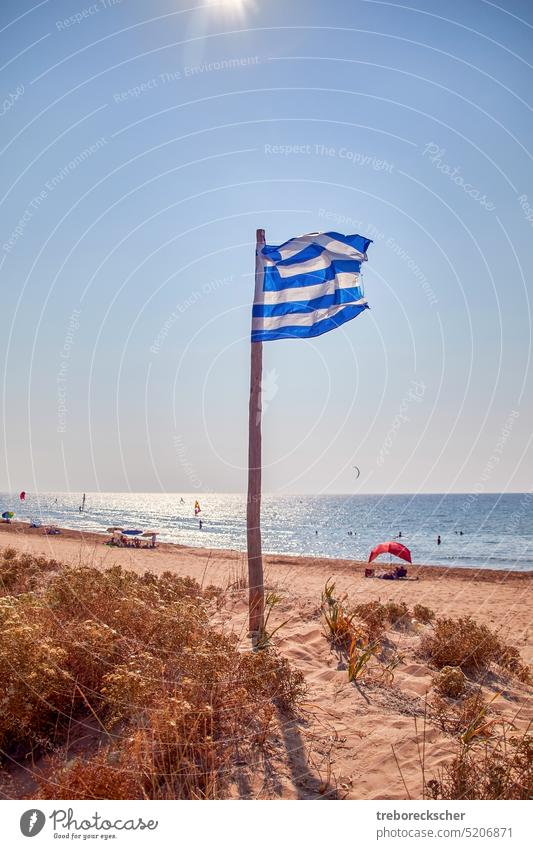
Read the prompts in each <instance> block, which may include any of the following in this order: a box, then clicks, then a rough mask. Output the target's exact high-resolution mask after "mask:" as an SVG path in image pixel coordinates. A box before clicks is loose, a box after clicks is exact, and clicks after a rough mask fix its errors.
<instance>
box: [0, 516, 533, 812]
mask: <svg viewBox="0 0 533 849" xmlns="http://www.w3.org/2000/svg"><path fill="white" fill-rule="evenodd" d="M106 539H107V538H106V537H103V536H101V535H98V534H84V535H81V534H80V533H78V532H75V531H68V530H65V531H63V532H62V533H61V534H60V535H57V536H47V535H45V534H44V533H43V531H42V529H30V528H29V527H28V526H26V525H23V524H22V523H13V524H10V525H7V524H5V525H1V526H0V548H5V547H7V546H10V547H13V548H15V549H17V551H19V552H23V551H24V552H30V553H32V554H34V555H44V556H46V557H47V558H54V559H56V560H58V561H60V562H61V563H65V564H72V565H78V564H85V565H92V566H96V567H98V568H107V567H109V566H112V565H114V564H120V565H121V566H122V567H124V568H126V569H132V570H134V571H136V572H139V573H143V572H145V571H147V570H149V571H153V572H154V573H155V574H161V573H162V572H164V571H167V570H168V571H171V572H173V573H175V574H178V575H189V576H192V577H194V578H196V579H197V580H198V581H199V582H201V583H203V584H204V585H205V584H215V585H217V586H220V587H222V588H223V589H225V590H227V592H226V596H225V598H226V601H225V604H224V606H223V608H222V609H221V612H220V616H219V620H220V622H219V624H220V627H221V628H223V629H224V630H226V631H232V632H234V633H236V634H237V635H239V637H240V638H241V639H242V643H243V646H244V645H245V644H246V641H247V640H246V621H247V620H246V614H247V591H246V590H245V589H238V588H236V587H235V586H233V588H231V586H230V585H235V582H238V580H239V578H241V577H242V576H243V575H245V570H246V560H245V555H244V554H243V553H241V552H236V551H222V550H207V549H199V548H187V547H182V546H178V545H170V544H161V545H160V546H159V547H158V548H157V549H156V550H150V549H134V548H133V549H129V548H128V549H120V548H115V547H109V546H105V541H106ZM364 567H365V564H363V563H360V562H350V561H346V560H333V559H331V560H326V559H312V558H304V557H287V556H275V555H269V556H266V557H265V579H266V587H267V589H275V590H276V592H278V593H280V594H281V595H282V602H281V603H280V604H279V606H277V607H276V608H275V609H274V612H273V615H272V622H271V624H272V627H275V626H276V625H277V624H279V623H281V622H285V621H286V620H288V621H287V623H286V624H285V625H284V626H283V627H282V628H281V629H280V631H279V632H278V634H277V635H276V637H275V638H274V643H275V645H276V647H277V648H278V649H279V651H280V652H281V653H282V655H283V656H284V657H286V658H287V659H288V660H289V661H290V662H291V663H292V664H293V665H294V666H295V667H296V668H298V669H299V670H301V672H302V673H303V674H304V676H305V680H306V683H307V687H308V692H307V697H306V701H305V704H304V705H303V706H302V710H301V712H300V715H299V716H298V717H297V718H295V719H294V720H293V721H291V722H290V723H288V724H286V725H284V727H283V736H284V743H285V746H284V747H279V748H278V749H276V750H274V751H273V752H272V764H274V765H275V773H276V776H275V777H276V782H275V785H276V788H275V791H273V790H272V787H271V786H270V787H269V788H268V789H267V788H265V787H257V786H255V787H254V786H253V787H252V789H250V791H249V793H250V795H251V796H257V797H260V798H261V797H263V798H265V797H266V798H272V795H274V796H275V797H282V798H316V797H317V796H321V795H324V794H325V795H328V794H330V795H331V793H332V792H333V791H332V790H331V788H332V787H334V788H335V791H334V795H335V798H352V799H375V798H385V799H396V798H406V797H408V796H409V795H410V796H411V797H412V798H421V796H422V773H421V762H420V754H419V746H418V745H417V738H418V743H419V742H420V739H421V736H420V735H421V733H422V725H423V722H424V718H423V717H424V709H425V708H424V697H425V694H426V692H427V691H428V690H429V689H430V687H431V682H432V676H433V675H434V674H435V670H434V669H432V668H430V666H429V665H428V664H427V663H426V662H425V660H424V659H423V658H421V656H420V652H419V643H420V631H421V629H422V626H421V625H419V624H418V623H416V622H414V623H413V624H412V626H411V627H409V628H408V629H401V630H395V629H394V628H391V629H390V630H389V631H388V632H387V638H388V640H389V641H390V643H391V645H393V646H394V648H395V651H396V652H397V653H398V654H399V655H400V656H401V663H400V664H399V665H398V667H397V668H396V670H395V674H394V681H393V682H392V683H390V684H387V685H385V684H384V683H383V682H380V681H378V680H372V679H371V678H369V680H368V681H365V680H364V679H363V682H362V684H361V685H360V686H359V685H358V686H354V685H353V684H351V683H350V682H349V681H348V680H347V675H346V668H345V664H344V663H343V660H342V658H341V657H340V656H339V655H338V654H337V653H336V652H335V651H333V650H332V648H331V645H330V643H329V642H328V640H327V639H326V637H325V634H324V627H323V623H322V619H321V614H320V603H321V593H322V591H323V589H324V585H325V583H326V581H327V580H328V579H330V578H333V580H334V581H335V583H336V594H337V596H340V595H341V594H346V595H347V597H348V599H349V601H350V603H353V604H360V603H363V602H367V601H372V600H379V601H381V602H383V603H386V602H388V601H389V600H394V601H397V602H402V601H403V602H405V603H406V604H407V605H408V607H409V609H412V607H413V606H414V605H415V604H423V605H427V606H428V607H430V608H431V609H432V610H434V611H435V614H436V616H437V617H444V616H446V617H460V616H472V617H473V618H474V619H475V620H476V622H478V623H479V624H485V625H487V626H489V627H490V628H491V629H494V630H498V631H499V632H500V633H501V635H502V637H504V638H505V640H506V641H507V642H509V643H510V644H512V645H513V646H516V647H517V648H518V649H519V651H520V654H521V656H522V658H523V660H525V661H527V662H529V663H530V662H531V661H532V660H533V637H532V634H531V601H530V598H531V596H530V593H531V587H532V582H533V574H531V573H515V574H512V573H504V572H497V571H490V572H489V571H482V570H474V569H444V568H441V567H432V566H423V565H415V566H413V567H410V568H409V577H410V578H412V579H413V580H409V581H380V580H377V579H366V578H365V577H364ZM228 587H230V589H229V590H228ZM483 690H484V691H485V694H486V696H487V698H489V699H490V698H492V697H493V696H496V698H495V699H494V702H493V703H492V705H491V711H492V715H493V716H494V717H502V718H505V719H508V720H509V721H511V720H513V721H514V723H515V725H516V727H517V728H518V729H520V728H525V727H526V726H527V723H528V722H529V721H530V720H531V718H532V717H533V707H532V702H531V688H530V687H528V686H527V685H525V684H523V683H520V682H519V681H518V680H515V679H512V680H507V681H505V684H504V683H503V682H502V681H501V680H499V679H498V676H497V675H492V676H490V677H489V678H487V680H486V681H484V682H483ZM425 747H426V751H425V764H424V769H425V775H426V780H427V779H428V776H430V775H432V774H437V772H438V770H439V767H440V766H442V765H443V764H444V763H446V761H447V760H449V759H450V757H451V753H452V752H453V750H454V740H453V739H452V738H451V737H450V735H448V734H446V733H444V732H443V731H442V730H441V729H440V728H438V727H437V726H436V725H435V723H432V722H428V723H427V727H426V731H425ZM397 761H398V763H397ZM324 788H326V790H325V789H324ZM235 795H242V792H239V791H238V790H237V789H236V790H235Z"/></svg>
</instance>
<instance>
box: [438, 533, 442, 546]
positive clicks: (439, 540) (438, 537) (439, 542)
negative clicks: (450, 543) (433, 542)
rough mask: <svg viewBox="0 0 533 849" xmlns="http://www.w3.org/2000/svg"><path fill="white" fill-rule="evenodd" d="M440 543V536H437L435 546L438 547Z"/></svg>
mask: <svg viewBox="0 0 533 849" xmlns="http://www.w3.org/2000/svg"><path fill="white" fill-rule="evenodd" d="M440 543H441V539H440V534H439V535H438V537H437V545H440Z"/></svg>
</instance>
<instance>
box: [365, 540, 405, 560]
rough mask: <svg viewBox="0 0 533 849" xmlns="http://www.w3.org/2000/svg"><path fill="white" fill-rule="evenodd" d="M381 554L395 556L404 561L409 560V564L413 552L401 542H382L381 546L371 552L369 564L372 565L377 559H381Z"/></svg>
mask: <svg viewBox="0 0 533 849" xmlns="http://www.w3.org/2000/svg"><path fill="white" fill-rule="evenodd" d="M380 554H394V555H395V556H396V557H401V559H402V560H407V562H408V563H411V562H412V561H411V552H410V551H409V549H408V548H406V547H405V545H402V544H401V542H380V544H379V545H376V547H375V548H373V549H372V551H371V552H370V557H369V558H368V562H369V563H372V561H373V560H375V559H376V557H379V555H380Z"/></svg>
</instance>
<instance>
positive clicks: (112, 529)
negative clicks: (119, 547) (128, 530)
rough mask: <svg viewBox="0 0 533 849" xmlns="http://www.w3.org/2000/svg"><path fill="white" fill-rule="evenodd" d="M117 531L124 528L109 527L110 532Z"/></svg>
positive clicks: (108, 531)
mask: <svg viewBox="0 0 533 849" xmlns="http://www.w3.org/2000/svg"><path fill="white" fill-rule="evenodd" d="M115 531H121V532H122V528H117V527H113V528H108V529H107V533H108V534H114V533H115Z"/></svg>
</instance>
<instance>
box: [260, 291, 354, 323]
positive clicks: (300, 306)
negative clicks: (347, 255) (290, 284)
mask: <svg viewBox="0 0 533 849" xmlns="http://www.w3.org/2000/svg"><path fill="white" fill-rule="evenodd" d="M362 303H365V304H366V298H363V297H362V293H361V289H360V288H359V287H358V286H356V287H354V288H353V289H337V291H336V292H333V293H332V294H331V295H322V297H320V298H313V299H312V300H310V301H307V300H306V301H285V302H284V303H280V304H254V307H253V309H252V316H253V317H254V318H269V317H270V316H278V315H291V314H293V313H309V312H314V311H315V310H320V309H327V308H329V307H334V306H341V305H345V304H362Z"/></svg>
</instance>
